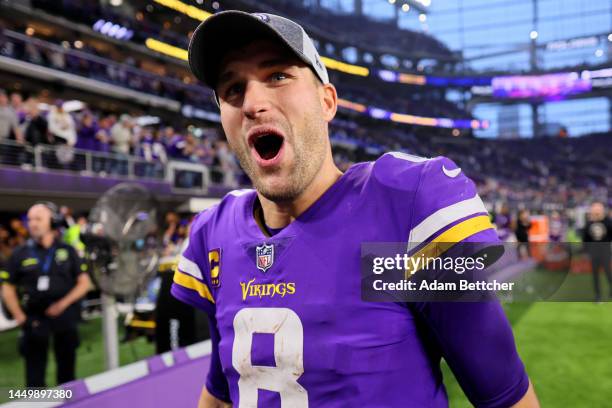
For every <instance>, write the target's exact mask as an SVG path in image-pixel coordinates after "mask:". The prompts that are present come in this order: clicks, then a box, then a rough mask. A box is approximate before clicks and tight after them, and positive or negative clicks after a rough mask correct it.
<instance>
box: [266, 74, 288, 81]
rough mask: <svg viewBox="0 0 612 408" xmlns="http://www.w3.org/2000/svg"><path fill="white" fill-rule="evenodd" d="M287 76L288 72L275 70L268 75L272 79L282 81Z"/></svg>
mask: <svg viewBox="0 0 612 408" xmlns="http://www.w3.org/2000/svg"><path fill="white" fill-rule="evenodd" d="M287 78H289V75H288V74H285V73H284V72H275V73H273V74H272V75H270V79H271V80H273V81H282V80H283V79H287Z"/></svg>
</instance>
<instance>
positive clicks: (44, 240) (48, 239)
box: [36, 231, 55, 248]
mask: <svg viewBox="0 0 612 408" xmlns="http://www.w3.org/2000/svg"><path fill="white" fill-rule="evenodd" d="M53 241H55V236H54V234H53V231H49V232H47V233H46V234H44V235H43V236H42V237H40V238H39V239H37V240H36V242H37V243H39V244H40V245H41V246H42V247H44V248H51V245H53Z"/></svg>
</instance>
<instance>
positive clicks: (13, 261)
mask: <svg viewBox="0 0 612 408" xmlns="http://www.w3.org/2000/svg"><path fill="white" fill-rule="evenodd" d="M17 258H18V257H17V251H13V253H12V255H11V256H10V257H9V259H8V261H7V262H6V265H4V266H3V267H2V268H0V282H7V283H10V284H11V285H17V284H18V283H19V279H20V277H19V266H18V265H19V261H18V259H17Z"/></svg>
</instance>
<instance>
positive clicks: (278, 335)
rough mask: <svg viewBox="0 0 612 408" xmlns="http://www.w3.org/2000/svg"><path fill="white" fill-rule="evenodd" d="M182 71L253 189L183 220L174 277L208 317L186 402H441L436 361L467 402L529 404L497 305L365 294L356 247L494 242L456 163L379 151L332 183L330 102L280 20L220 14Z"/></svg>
mask: <svg viewBox="0 0 612 408" xmlns="http://www.w3.org/2000/svg"><path fill="white" fill-rule="evenodd" d="M189 63H190V66H191V69H192V71H193V72H194V74H195V75H196V77H198V78H199V79H200V80H202V81H203V82H204V83H205V84H207V85H208V86H210V87H211V88H212V89H214V91H215V97H216V99H217V103H218V105H219V108H220V111H221V122H222V125H223V129H224V131H225V134H226V136H227V139H228V142H229V144H230V146H231V148H232V150H233V151H234V153H235V154H236V155H237V157H238V158H239V160H240V163H241V165H242V167H243V168H244V170H245V171H246V173H247V174H248V175H249V177H250V178H251V180H252V182H253V185H254V186H255V190H240V191H234V192H231V193H229V194H228V195H227V196H226V197H225V198H224V199H223V200H222V201H221V203H220V204H219V205H218V206H216V207H215V208H212V209H209V210H206V211H204V212H202V213H200V214H199V215H198V216H197V218H196V219H195V220H194V222H193V224H192V227H191V232H190V237H189V245H188V247H187V248H186V250H185V251H184V253H183V254H182V256H181V258H180V260H179V263H178V268H177V271H176V273H175V276H174V284H173V286H172V293H173V295H174V296H176V297H177V298H179V299H181V300H182V301H184V302H186V303H189V304H191V305H193V306H195V307H198V308H200V309H202V310H204V311H206V312H207V313H208V315H209V319H210V323H211V324H210V327H211V337H212V355H211V365H210V369H209V372H208V377H207V380H206V384H205V386H204V388H203V390H202V395H201V398H200V403H199V407H225V406H231V405H233V406H235V407H284V408H285V407H291V408H299V407H355V406H363V407H425V406H427V407H444V406H448V398H447V395H446V391H445V389H444V384H443V381H442V374H441V370H440V361H441V359H442V358H444V359H445V360H446V361H447V362H448V364H449V366H450V367H451V369H452V370H453V372H454V373H455V376H456V377H457V379H458V381H459V383H460V385H461V386H462V388H463V390H464V392H465V393H466V395H467V397H468V398H469V400H470V401H471V402H472V403H473V404H474V405H476V406H479V407H508V406H517V407H537V406H538V402H537V398H536V396H535V393H534V391H533V388H532V387H531V386H530V382H529V379H528V377H527V374H526V372H525V369H524V366H523V364H522V362H521V360H520V358H519V356H518V354H517V352H516V348H515V345H514V340H513V336H512V331H511V328H510V326H509V324H508V322H507V320H506V318H505V315H504V312H503V310H502V308H501V306H500V305H499V304H498V303H496V302H483V303H445V302H429V303H428V302H420V303H419V302H413V303H392V302H389V303H374V302H365V301H362V300H361V276H360V248H361V244H362V243H363V242H406V241H408V240H409V241H411V242H419V243H425V244H427V243H428V242H432V243H435V241H436V240H440V239H444V240H445V241H443V242H497V237H496V235H495V231H494V229H493V228H492V226H491V223H490V222H489V219H488V215H487V212H486V210H485V208H484V206H483V204H482V201H481V200H480V198H479V197H478V195H477V193H476V189H475V187H474V184H473V183H472V182H471V181H470V180H469V179H468V178H467V177H465V175H464V174H463V173H462V172H461V169H458V168H457V167H456V165H455V164H454V163H453V162H452V161H450V160H448V159H446V158H443V157H439V158H435V159H425V158H421V157H416V156H411V155H407V154H403V153H388V154H385V155H383V156H382V157H381V158H380V159H378V160H377V161H376V162H370V163H361V164H357V165H354V166H352V167H351V168H349V169H348V170H347V171H346V173H344V174H342V173H341V172H340V171H339V170H338V168H337V167H336V166H335V165H334V162H333V158H332V151H331V145H330V141H329V137H328V124H329V122H330V121H331V120H332V119H333V117H334V116H335V114H336V108H337V94H336V90H335V88H334V86H333V85H331V84H330V83H329V79H328V75H327V71H326V69H325V67H324V65H323V63H322V62H321V60H320V58H319V56H318V54H317V52H316V49H315V47H314V45H313V43H312V41H311V40H310V38H309V37H308V36H307V34H306V33H305V32H304V30H303V29H302V27H300V26H299V25H298V24H296V23H294V22H293V21H291V20H287V19H285V18H282V17H279V16H274V15H270V14H259V13H256V14H248V13H243V12H238V11H228V12H222V13H218V14H216V15H214V16H212V17H210V18H208V19H207V20H206V21H205V22H203V23H202V24H201V25H200V26H199V27H198V29H197V30H196V32H195V33H194V35H193V37H192V40H191V44H190V47H189Z"/></svg>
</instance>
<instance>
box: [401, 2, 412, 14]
mask: <svg viewBox="0 0 612 408" xmlns="http://www.w3.org/2000/svg"><path fill="white" fill-rule="evenodd" d="M402 11H403V12H404V13H407V12H408V11H410V6H409V5H408V3H404V4H402Z"/></svg>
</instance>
